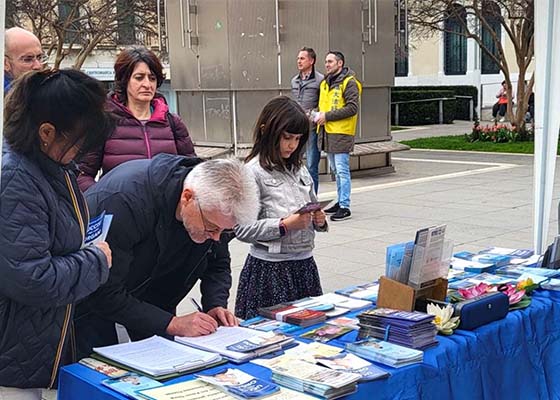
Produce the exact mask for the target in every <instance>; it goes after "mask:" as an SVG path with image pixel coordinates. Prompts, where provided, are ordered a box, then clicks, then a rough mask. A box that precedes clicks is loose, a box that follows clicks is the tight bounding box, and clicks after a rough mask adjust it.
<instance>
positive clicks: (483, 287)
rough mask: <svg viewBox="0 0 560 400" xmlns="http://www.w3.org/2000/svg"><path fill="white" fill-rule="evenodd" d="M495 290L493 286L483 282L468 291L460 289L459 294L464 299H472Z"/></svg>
mask: <svg viewBox="0 0 560 400" xmlns="http://www.w3.org/2000/svg"><path fill="white" fill-rule="evenodd" d="M493 290H495V289H494V288H493V287H492V286H490V285H487V284H486V283H484V282H481V283H479V284H478V285H476V286H472V287H470V288H468V289H459V290H458V292H459V294H460V295H461V296H462V297H463V298H464V299H472V298H473V297H476V296H480V295H481V294H484V293H486V292H491V291H493Z"/></svg>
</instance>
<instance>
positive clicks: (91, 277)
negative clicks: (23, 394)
mask: <svg viewBox="0 0 560 400" xmlns="http://www.w3.org/2000/svg"><path fill="white" fill-rule="evenodd" d="M4 146H6V145H4ZM87 224H88V213H87V208H86V205H85V201H84V199H83V197H82V196H81V194H80V190H79V189H78V185H77V183H76V177H75V174H74V173H73V172H72V171H69V170H68V169H65V168H63V167H62V166H61V165H59V164H57V163H55V162H54V161H52V160H50V159H49V158H47V157H46V156H44V155H43V154H42V153H41V154H37V155H36V156H32V157H27V156H23V155H20V154H18V153H15V152H13V151H11V150H10V149H9V148H7V149H5V153H4V155H3V159H2V177H1V190H0V227H1V228H0V386H8V387H17V388H46V387H50V386H52V385H53V384H54V381H55V379H56V372H57V370H58V367H59V366H60V363H61V360H62V359H64V358H65V356H67V355H68V350H69V349H68V347H69V346H64V344H65V342H68V340H67V339H68V337H70V330H71V319H72V314H73V310H72V308H73V307H72V305H71V304H72V303H73V302H75V301H77V300H79V299H81V298H83V297H85V296H87V295H88V294H90V293H91V292H93V291H94V290H95V289H97V287H98V286H99V285H100V284H102V283H104V282H105V281H106V280H107V278H108V276H109V268H108V265H107V259H106V257H105V255H104V254H103V252H102V251H101V250H99V249H98V248H97V247H95V246H87V247H85V248H83V249H81V247H82V241H83V237H84V227H87Z"/></svg>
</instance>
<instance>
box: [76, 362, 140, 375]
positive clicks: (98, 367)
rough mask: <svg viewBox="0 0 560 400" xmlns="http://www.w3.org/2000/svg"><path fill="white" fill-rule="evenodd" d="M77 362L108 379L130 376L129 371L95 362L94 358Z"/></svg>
mask: <svg viewBox="0 0 560 400" xmlns="http://www.w3.org/2000/svg"><path fill="white" fill-rule="evenodd" d="M78 362H79V363H80V364H82V365H85V366H86V367H88V368H91V369H93V370H94V371H97V372H99V373H102V374H103V375H107V376H108V377H109V378H120V377H122V376H125V375H128V374H130V371H127V370H124V369H121V368H118V367H115V366H114V365H111V364H107V363H106V362H103V361H100V360H96V359H95V358H90V357H86V358H82V359H81V360H80V361H78Z"/></svg>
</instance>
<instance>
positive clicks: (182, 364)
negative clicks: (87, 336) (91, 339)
mask: <svg viewBox="0 0 560 400" xmlns="http://www.w3.org/2000/svg"><path fill="white" fill-rule="evenodd" d="M93 351H94V352H95V353H97V354H100V355H101V356H103V357H105V358H106V359H109V360H114V361H116V362H118V363H119V364H123V365H126V366H128V367H131V368H133V369H135V370H137V371H141V372H143V373H144V374H146V375H149V376H153V377H158V376H162V375H167V374H171V373H175V372H189V371H192V370H195V369H199V368H200V367H203V366H206V365H209V364H214V363H216V362H218V361H220V360H221V357H220V355H218V354H214V353H209V352H207V351H202V350H198V349H193V348H190V347H187V346H183V345H180V344H178V343H175V342H173V341H171V340H167V339H165V338H162V337H160V336H152V337H151V338H148V339H144V340H139V341H137V342H129V343H121V344H115V345H112V346H105V347H95V348H94V349H93Z"/></svg>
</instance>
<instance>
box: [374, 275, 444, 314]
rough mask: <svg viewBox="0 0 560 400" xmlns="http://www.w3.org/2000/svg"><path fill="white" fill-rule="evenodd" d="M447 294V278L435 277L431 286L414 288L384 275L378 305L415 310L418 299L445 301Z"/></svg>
mask: <svg viewBox="0 0 560 400" xmlns="http://www.w3.org/2000/svg"><path fill="white" fill-rule="evenodd" d="M446 295H447V279H444V278H437V279H435V280H434V281H433V284H432V285H430V286H426V287H423V288H421V289H414V288H412V287H410V286H408V285H405V284H404V283H400V282H397V281H395V280H393V279H389V278H387V277H385V276H382V277H380V278H379V294H378V296H377V307H379V308H381V307H383V308H392V309H395V310H403V311H413V310H414V309H415V305H416V300H418V299H433V300H440V301H443V300H445V296H446Z"/></svg>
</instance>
